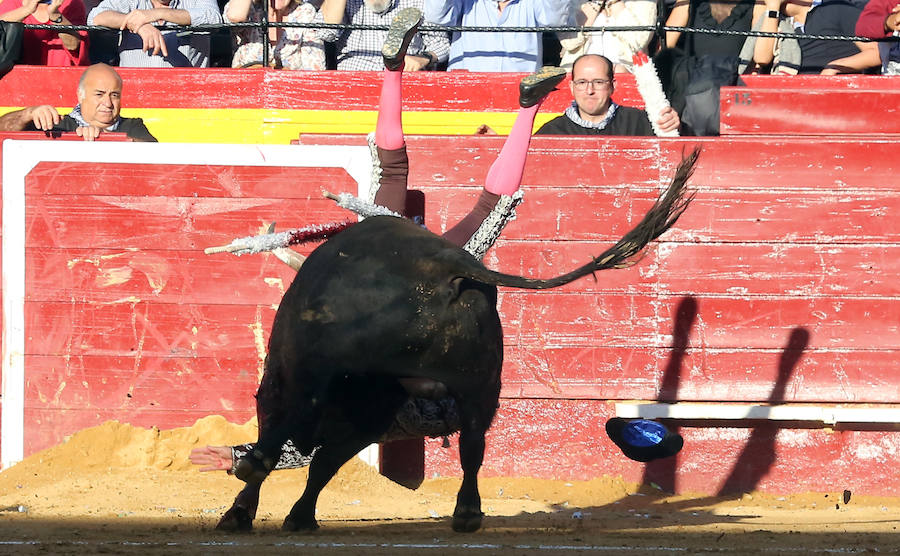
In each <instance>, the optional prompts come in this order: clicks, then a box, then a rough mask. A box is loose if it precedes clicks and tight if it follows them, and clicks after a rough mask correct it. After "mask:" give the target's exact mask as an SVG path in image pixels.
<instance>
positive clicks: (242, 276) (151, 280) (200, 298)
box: [25, 247, 294, 306]
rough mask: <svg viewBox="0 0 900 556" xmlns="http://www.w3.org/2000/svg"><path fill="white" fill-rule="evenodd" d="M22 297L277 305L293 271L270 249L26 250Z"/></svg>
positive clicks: (118, 301)
mask: <svg viewBox="0 0 900 556" xmlns="http://www.w3.org/2000/svg"><path fill="white" fill-rule="evenodd" d="M25 257H26V260H27V261H28V264H27V266H26V269H25V272H26V274H25V280H26V285H27V286H26V292H25V295H26V302H30V301H59V302H67V301H70V300H72V299H75V300H79V301H81V300H84V301H86V302H90V303H95V304H97V305H101V306H102V305H106V304H118V303H125V304H134V303H141V302H144V301H146V302H151V303H176V304H178V303H197V304H205V305H215V304H230V305H256V304H260V305H273V304H277V303H278V302H279V300H280V299H281V296H282V294H283V293H284V291H285V290H286V289H287V286H288V285H289V284H290V282H291V280H293V277H294V271H293V270H291V269H290V268H289V267H287V266H286V265H285V264H284V263H282V262H280V261H278V260H277V259H275V257H274V256H273V255H272V254H270V253H266V254H259V255H249V256H244V257H235V256H234V255H229V254H227V253H222V254H217V255H204V254H203V252H202V251H201V250H200V249H199V247H198V249H196V250H191V251H164V252H161V251H157V252H152V251H150V252H145V251H142V250H140V249H133V250H132V249H126V250H123V249H116V250H105V249H90V248H85V249H66V250H60V249H28V250H27V251H26V254H25Z"/></svg>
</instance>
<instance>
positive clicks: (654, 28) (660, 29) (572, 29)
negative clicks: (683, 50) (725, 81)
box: [25, 15, 898, 65]
mask: <svg viewBox="0 0 900 556" xmlns="http://www.w3.org/2000/svg"><path fill="white" fill-rule="evenodd" d="M267 19H268V16H267V15H266V16H265V18H264V19H263V21H258V22H243V23H212V24H206V25H167V26H165V27H163V28H162V29H165V30H177V31H180V32H184V31H200V32H209V31H216V30H219V29H242V28H249V27H260V28H263V29H268V28H272V27H274V28H284V27H299V28H308V29H341V30H343V29H347V30H361V31H386V30H387V29H388V26H387V25H357V24H347V23H299V22H288V21H280V22H274V21H267ZM25 28H26V29H50V30H59V29H68V30H72V31H111V32H119V30H118V29H111V28H109V27H102V26H98V25H50V24H46V23H41V24H32V23H29V24H25ZM419 30H420V31H445V32H462V31H466V32H472V33H525V32H535V33H538V32H553V33H577V32H582V31H583V32H586V33H602V32H605V31H616V32H618V31H624V32H637V31H644V32H646V31H651V32H654V33H656V34H657V35H659V36H662V37H664V36H665V32H666V31H680V32H682V33H701V34H710V35H739V36H745V37H773V38H793V39H816V40H826V41H853V42H889V41H897V40H898V38H896V37H888V38H878V39H870V38H868V37H859V36H845V35H812V34H806V33H782V32H769V31H732V30H723V29H705V28H698V27H672V26H667V25H663V26H659V25H629V26H609V27H578V26H572V25H561V26H548V27H465V26H458V25H457V26H439V25H422V26H421V27H420V28H419ZM263 56H264V57H265V59H266V61H267V59H268V52H267V51H265V50H264V51H263ZM267 65H268V64H267Z"/></svg>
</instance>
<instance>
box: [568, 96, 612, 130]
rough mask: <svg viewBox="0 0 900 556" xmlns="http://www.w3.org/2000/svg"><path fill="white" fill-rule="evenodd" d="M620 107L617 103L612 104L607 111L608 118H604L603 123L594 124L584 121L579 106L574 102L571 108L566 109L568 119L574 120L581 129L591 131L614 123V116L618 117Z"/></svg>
mask: <svg viewBox="0 0 900 556" xmlns="http://www.w3.org/2000/svg"><path fill="white" fill-rule="evenodd" d="M618 107H619V105H618V104H616V103H615V102H610V103H609V110H607V111H606V116H605V117H604V118H603V121H602V122H597V123H594V122H589V121H587V120H583V119H582V118H581V115H580V114H579V113H578V105H577V104H576V103H575V101H574V100H573V101H572V105H571V106H569V107H568V108H566V117H567V118H569V119H570V120H572V121H573V122H575V123H576V124H578V125H580V126H581V127H586V128H589V129H603V128H605V127H606V126H607V125H609V122H611V121H612V119H613V116H615V115H616V109H617V108H618Z"/></svg>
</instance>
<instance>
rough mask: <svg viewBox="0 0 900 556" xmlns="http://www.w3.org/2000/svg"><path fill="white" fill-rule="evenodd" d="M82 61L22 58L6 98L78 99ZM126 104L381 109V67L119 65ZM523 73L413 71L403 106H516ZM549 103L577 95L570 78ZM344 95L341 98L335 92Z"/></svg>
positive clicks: (620, 98) (631, 92)
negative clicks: (32, 62)
mask: <svg viewBox="0 0 900 556" xmlns="http://www.w3.org/2000/svg"><path fill="white" fill-rule="evenodd" d="M82 71H83V68H45V67H37V66H16V67H14V68H13V69H12V70H11V71H10V72H9V73H7V74H6V75H4V77H3V80H2V81H0V99H3V101H0V102H2V104H3V105H4V106H32V105H35V104H50V105H52V106H58V107H66V106H73V105H74V104H75V102H76V100H75V90H76V88H77V84H78V79H79V77H80V76H81V73H82ZM116 71H118V72H119V74H120V75H121V76H122V79H123V81H124V84H125V86H124V88H123V108H125V109H136V108H153V107H161V108H196V109H219V108H238V109H255V108H267V109H292V110H344V109H346V108H348V107H349V108H352V110H354V111H361V110H377V107H378V99H379V95H380V89H381V82H382V74H381V72H370V71H362V72H352V71H342V72H330V71H324V72H315V71H304V72H290V71H276V70H269V69H231V68H213V69H206V70H197V69H194V68H166V69H162V70H159V69H151V68H116ZM523 75H525V74H522V73H478V72H450V73H447V72H411V73H406V74H404V76H403V81H404V110H407V111H419V110H428V111H450V112H515V111H516V110H518V108H519V105H518V85H519V80H520V79H521V78H522V76H523ZM559 89H560V92H558V93H555V94H552V95H551V96H550V97H549V98H548V99H547V100H546V101H545V103H544V107H543V110H545V111H549V112H562V111H564V110H565V108H566V106H568V104H569V103H570V102H571V94H570V93H569V88H568V84H567V82H564V83H562V84H561V85H560V86H559ZM614 98H615V99H616V101H617V102H622V103H625V104H628V105H632V106H642V105H643V101H642V99H641V97H640V95H639V93H638V92H637V87H636V86H635V85H634V78H633V77H632V76H630V75H624V76H617V77H616V95H615V96H614ZM336 99H337V100H336Z"/></svg>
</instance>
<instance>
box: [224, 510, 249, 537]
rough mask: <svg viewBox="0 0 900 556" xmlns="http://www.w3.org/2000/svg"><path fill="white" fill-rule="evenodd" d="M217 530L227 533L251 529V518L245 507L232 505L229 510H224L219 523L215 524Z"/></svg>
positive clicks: (243, 531)
mask: <svg viewBox="0 0 900 556" xmlns="http://www.w3.org/2000/svg"><path fill="white" fill-rule="evenodd" d="M216 530H217V531H227V532H229V533H245V532H248V531H252V530H253V518H252V517H250V512H248V511H247V508H242V507H240V506H232V508H231V509H230V510H228V511H227V512H225V515H223V516H222V519H220V520H219V523H217V524H216Z"/></svg>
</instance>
